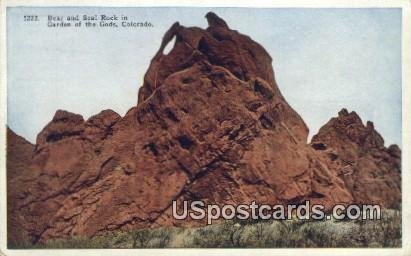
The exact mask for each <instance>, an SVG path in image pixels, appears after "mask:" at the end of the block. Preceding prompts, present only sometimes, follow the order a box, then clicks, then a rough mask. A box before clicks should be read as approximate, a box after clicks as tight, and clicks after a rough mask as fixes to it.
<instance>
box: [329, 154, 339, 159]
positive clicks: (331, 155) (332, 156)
mask: <svg viewBox="0 0 411 256" xmlns="http://www.w3.org/2000/svg"><path fill="white" fill-rule="evenodd" d="M328 156H329V157H330V159H331V161H335V160H337V158H338V155H337V154H335V153H329V154H328Z"/></svg>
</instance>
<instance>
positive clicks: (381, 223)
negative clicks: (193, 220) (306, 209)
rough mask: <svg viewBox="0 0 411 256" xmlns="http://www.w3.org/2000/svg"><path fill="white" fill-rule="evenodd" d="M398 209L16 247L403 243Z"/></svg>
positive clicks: (147, 231)
mask: <svg viewBox="0 0 411 256" xmlns="http://www.w3.org/2000/svg"><path fill="white" fill-rule="evenodd" d="M401 236H402V233H401V214H400V212H399V211H396V210H385V211H384V212H383V219H382V220H365V221H364V220H360V221H352V220H346V221H337V220H327V221H302V220H288V221H272V220H270V221H258V222H249V221H248V222H244V221H241V222H236V221H227V222H224V223H221V224H216V225H212V226H206V227H201V228H168V229H165V228H158V229H140V230H133V231H127V232H116V233H111V234H107V235H105V236H96V237H94V238H91V239H87V238H81V237H73V238H71V239H69V240H53V241H48V242H47V243H46V244H37V245H20V246H17V247H19V248H166V247H168V248H181V247H184V248H233V247H234V248H254V247H265V248H285V247H286V248H293V247H312V248H316V247H401Z"/></svg>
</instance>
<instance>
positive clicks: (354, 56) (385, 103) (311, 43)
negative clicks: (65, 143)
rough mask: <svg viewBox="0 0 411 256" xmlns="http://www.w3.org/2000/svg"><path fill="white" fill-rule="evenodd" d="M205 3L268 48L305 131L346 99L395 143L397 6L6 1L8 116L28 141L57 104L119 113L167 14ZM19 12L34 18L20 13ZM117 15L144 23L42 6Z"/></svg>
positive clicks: (188, 18)
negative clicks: (106, 23)
mask: <svg viewBox="0 0 411 256" xmlns="http://www.w3.org/2000/svg"><path fill="white" fill-rule="evenodd" d="M210 10H212V11H214V12H216V13H217V14H218V15H220V16H221V17H222V18H224V19H225V20H226V21H227V23H228V24H229V26H230V27H231V28H232V29H236V30H238V31H240V32H241V33H243V34H247V35H249V36H250V37H251V38H253V39H254V40H255V41H257V42H258V43H260V44H261V45H263V47H265V49H266V50H267V51H268V52H269V53H270V54H271V56H272V57H273V60H274V61H273V66H274V71H275V74H276V79H277V82H278V84H279V87H280V90H281V91H282V93H283V94H284V96H285V98H286V99H287V101H288V102H289V103H290V105H291V106H292V107H294V108H295V109H296V111H297V112H298V113H299V114H300V115H301V116H302V118H303V119H304V120H305V122H306V123H307V125H308V126H309V128H310V134H311V135H313V134H315V133H316V132H317V131H318V129H319V128H320V127H321V126H322V125H323V124H325V123H326V122H327V121H328V120H329V119H330V118H331V117H333V116H336V115H337V112H338V111H339V110H340V109H341V108H343V107H346V108H347V109H348V110H349V111H351V110H355V111H356V112H357V113H358V114H359V115H360V116H361V118H362V119H363V122H366V121H367V120H371V121H373V122H374V124H375V127H376V129H377V130H378V131H379V132H380V133H381V134H382V136H383V137H384V139H385V141H386V145H389V144H392V143H397V144H399V145H401V10H400V9H289V8H282V9H244V8H214V9H213V8H92V7H90V8H66V7H65V8H62V7H59V8H21V7H18V8H8V11H7V25H8V26H7V39H8V40H7V46H8V53H7V54H8V66H7V68H8V125H9V126H10V127H11V128H12V129H13V130H14V131H15V132H16V133H18V134H20V135H22V136H24V137H25V138H27V139H28V140H30V141H32V142H34V141H35V138H36V135H37V133H38V132H40V131H41V129H42V128H43V127H44V126H45V125H46V124H47V123H48V122H49V121H50V120H51V119H52V117H53V115H54V113H55V111H56V110H57V109H65V110H68V111H71V112H75V113H80V114H82V115H83V116H84V118H85V119H87V118H88V117H90V116H91V115H94V114H96V113H98V112H100V111H101V110H103V109H107V108H111V109H113V110H115V111H116V112H118V113H119V114H120V115H124V114H125V113H126V111H127V110H128V109H129V108H130V107H132V106H133V105H135V104H136V102H137V91H138V88H139V86H141V85H142V80H143V75H144V73H145V71H146V70H147V68H148V65H149V62H150V59H151V57H152V56H153V55H154V54H155V52H156V51H157V49H158V47H159V45H160V42H161V38H162V35H163V34H164V32H165V31H166V30H167V29H168V28H169V26H171V24H172V23H174V22H175V21H179V22H180V24H182V25H185V26H198V27H202V28H206V27H207V22H206V19H205V18H204V15H205V14H206V13H207V12H208V11H210ZM27 14H36V15H39V18H40V21H39V22H24V21H23V16H24V15H27ZM76 14H80V15H83V14H88V15H94V14H107V15H110V14H117V15H121V14H123V15H127V16H129V19H130V20H135V21H146V20H148V21H150V22H151V23H153V25H154V27H153V28H94V29H89V28H49V27H47V25H46V24H47V15H76Z"/></svg>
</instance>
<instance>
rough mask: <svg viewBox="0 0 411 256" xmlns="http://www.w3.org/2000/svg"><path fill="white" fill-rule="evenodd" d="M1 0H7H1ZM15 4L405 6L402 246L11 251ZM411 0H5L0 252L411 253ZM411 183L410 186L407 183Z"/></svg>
mask: <svg viewBox="0 0 411 256" xmlns="http://www.w3.org/2000/svg"><path fill="white" fill-rule="evenodd" d="M0 1H1V0H0ZM12 6H33V7H41V6H106V7H110V6H111V7H160V6H163V7H166V6H174V7H253V8H268V7H271V8H272V7H308V8H333V7H334V8H370V7H377V8H378V7H379V8H389V7H394V8H402V36H403V37H402V104H403V105H402V145H403V149H402V156H403V159H402V184H403V186H402V189H403V193H402V196H403V200H402V206H403V215H402V216H403V217H402V220H403V223H402V224H403V238H402V248H398V249H347V248H344V249H305V248H304V249H99V250H95V249H86V250H80V249H70V250H61V249H60V250H49V249H38V250H8V249H7V239H6V237H7V236H6V233H7V224H6V213H7V211H6V206H7V202H6V200H7V197H6V160H5V155H6V149H5V141H6V129H5V128H6V126H5V123H6V120H7V97H6V95H7V86H6V81H7V65H6V64H7V56H6V52H7V49H6V36H7V35H6V8H7V7H12ZM410 14H411V0H408V1H406V0H398V1H395V0H380V1H377V0H357V1H349V0H333V1H331V0H328V1H327V0H324V1H322V0H311V1H307V0H305V1H304V0H301V1H296V0H276V1H274V0H273V1H258V2H257V1H254V2H253V1H250V0H248V1H244V0H232V1H230V2H228V1H224V2H221V1H220V2H217V1H215V0H157V1H154V0H128V1H127V0H118V1H115V0H84V1H79V0H77V1H76V0H65V1H61V0H60V1H55V0H38V1H35V0H15V1H11V0H3V1H1V16H0V17H1V33H0V35H1V48H0V49H1V52H0V56H1V70H0V74H1V84H0V121H1V125H0V144H1V145H0V170H1V176H0V189H1V190H0V193H1V195H0V196H1V201H0V217H1V218H0V222H1V223H0V224H1V225H0V254H2V255H41V256H43V255H46V256H47V255H80V254H81V255H113V254H115V255H136V254H138V255H154V254H156V255H193V254H195V255H221V254H223V255H233V256H234V255H235V256H237V255H256V254H257V255H285V256H287V255H290V256H291V255H292V256H294V255H302V254H303V255H306V256H310V255H320V256H321V255H364V256H367V255H370V256H375V255H382V256H384V255H393V256H398V255H411V241H410V235H411V222H410V220H411V209H410V207H411V204H410V202H408V201H406V200H405V199H407V198H409V196H410V195H411V189H410V188H411V187H410V185H409V184H411V179H410V178H411V175H410V171H411V169H410V154H411V152H410V149H409V146H410V144H411V143H410V142H411V137H410V135H411V110H410V107H411V88H410V85H411V56H410V51H409V46H411V33H410V32H411V31H410V29H411V26H410V25H411V18H410ZM406 184H407V187H406V186H405V185H406Z"/></svg>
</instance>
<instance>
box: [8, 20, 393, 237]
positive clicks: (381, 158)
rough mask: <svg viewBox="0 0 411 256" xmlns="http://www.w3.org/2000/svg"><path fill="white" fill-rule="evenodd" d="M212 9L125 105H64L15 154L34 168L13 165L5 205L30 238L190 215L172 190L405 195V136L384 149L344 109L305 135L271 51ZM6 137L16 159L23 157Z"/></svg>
mask: <svg viewBox="0 0 411 256" xmlns="http://www.w3.org/2000/svg"><path fill="white" fill-rule="evenodd" d="M207 19H208V21H209V27H208V28H207V29H206V30H203V29H200V28H196V27H192V28H185V27H183V26H181V25H179V24H178V23H176V24H174V25H173V26H172V27H171V29H170V30H169V31H168V32H167V33H166V35H165V36H164V40H163V43H162V45H161V47H160V50H159V52H158V53H157V54H156V55H155V57H154V58H153V59H152V61H151V65H150V67H149V69H148V71H147V73H146V75H145V78H144V85H143V86H142V87H141V88H140V91H139V95H138V104H137V106H135V107H133V108H131V109H130V110H129V111H128V112H127V114H126V115H125V116H124V117H120V116H119V115H118V114H116V113H115V112H113V111H111V110H105V111H102V112H101V113H99V114H98V115H96V116H93V117H91V118H90V119H89V120H87V121H85V120H84V119H83V117H81V116H80V115H77V114H72V113H69V112H66V111H60V110H59V111H57V112H56V114H55V116H54V118H53V120H52V121H51V122H50V123H49V124H48V125H47V126H46V127H45V128H44V129H43V130H42V131H41V132H40V134H39V135H38V138H37V143H36V146H35V152H34V154H33V155H32V157H30V159H23V160H21V161H22V162H24V163H27V165H30V167H29V169H30V170H31V176H33V177H34V178H32V179H29V180H27V179H24V177H22V176H23V175H17V176H18V177H16V178H15V179H14V180H15V181H14V183H13V184H14V185H12V186H11V187H10V188H9V189H10V191H11V192H10V191H9V200H10V201H11V202H12V205H10V206H9V209H10V211H11V212H10V213H9V214H15V215H16V216H17V217H16V218H17V219H18V221H17V222H18V225H20V226H21V228H22V229H23V230H24V232H25V234H27V236H28V237H29V238H30V239H31V241H33V242H38V241H43V240H47V239H51V238H64V237H69V236H73V235H86V236H93V235H96V234H101V233H104V232H107V231H110V230H119V229H131V228H140V227H151V226H158V225H166V226H170V225H191V224H190V222H189V221H188V222H182V221H176V220H174V219H172V218H171V216H170V215H171V209H170V206H171V204H172V200H178V201H182V200H194V199H200V200H203V201H205V202H210V203H217V204H226V203H231V204H246V203H251V202H252V201H256V202H257V203H269V204H276V203H283V204H287V203H299V202H303V201H305V200H311V201H312V202H313V203H322V204H325V205H326V207H327V208H328V209H329V208H330V207H332V206H333V205H334V204H336V203H345V204H348V203H371V202H379V203H381V204H383V205H384V206H386V207H393V206H396V205H397V204H398V203H399V202H400V196H401V190H400V181H401V178H400V168H401V166H400V162H401V161H400V160H401V152H400V150H399V148H398V147H396V146H390V147H389V148H388V149H386V148H385V147H384V145H383V140H382V138H381V136H379V134H378V133H377V132H376V131H375V130H374V129H373V128H372V125H371V124H369V125H367V127H364V126H363V125H362V122H361V120H360V119H359V117H358V116H357V115H356V114H354V113H351V114H349V113H348V112H347V111H346V110H343V111H342V112H341V113H340V115H339V117H338V118H334V119H332V120H331V121H330V122H329V123H328V124H326V125H325V126H324V127H323V128H322V129H321V130H320V132H319V134H318V135H316V136H315V137H314V138H313V142H312V143H311V144H310V145H307V143H306V141H307V134H308V128H307V126H306V125H305V123H304V121H303V120H302V119H301V117H300V116H299V115H298V114H297V113H296V112H295V111H294V110H293V109H292V108H291V107H290V106H289V105H288V103H287V102H286V100H285V99H284V97H283V96H282V95H281V93H280V91H279V89H278V86H277V84H276V81H275V78H274V72H273V70H272V63H271V62H272V60H271V57H270V56H269V55H268V53H267V52H266V51H265V50H264V48H263V47H262V46H261V45H259V44H258V43H256V42H254V41H253V40H251V39H250V38H249V37H248V36H245V35H242V34H240V33H238V32H237V31H234V30H231V29H230V28H229V27H228V25H227V24H226V23H225V22H224V21H223V20H221V19H220V18H218V17H217V16H216V15H215V14H211V13H210V14H208V15H207ZM174 36H175V37H176V43H175V45H174V47H173V49H172V50H171V52H170V53H168V54H167V55H165V54H163V52H162V50H163V48H164V47H165V46H166V45H167V43H169V41H170V40H171V39H172V38H173V37H174ZM9 137H10V136H9ZM11 137H13V136H11ZM10 143H13V139H10V138H9V147H8V154H9V159H8V160H9V161H10V162H13V161H20V160H14V158H13V155H16V154H18V153H17V152H15V150H13V147H11V146H10ZM8 168H9V169H13V168H14V167H13V166H12V165H9V166H8ZM9 171H13V170H9ZM16 187H19V192H18V193H16V192H15V191H13V190H16ZM20 189H21V191H20ZM16 191H17V190H16ZM10 225H12V226H13V225H15V222H10V223H9V226H10ZM9 230H11V232H10V233H11V235H13V233H14V232H13V231H14V226H13V227H11V228H10V229H9Z"/></svg>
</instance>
